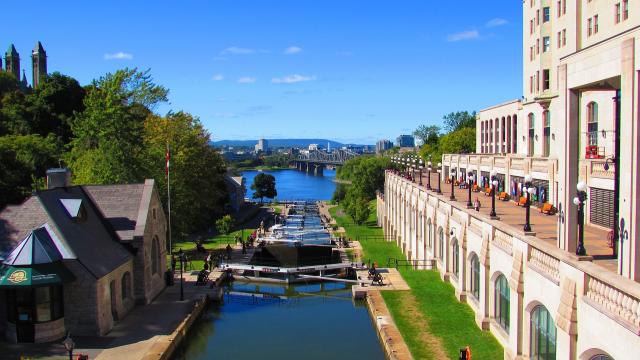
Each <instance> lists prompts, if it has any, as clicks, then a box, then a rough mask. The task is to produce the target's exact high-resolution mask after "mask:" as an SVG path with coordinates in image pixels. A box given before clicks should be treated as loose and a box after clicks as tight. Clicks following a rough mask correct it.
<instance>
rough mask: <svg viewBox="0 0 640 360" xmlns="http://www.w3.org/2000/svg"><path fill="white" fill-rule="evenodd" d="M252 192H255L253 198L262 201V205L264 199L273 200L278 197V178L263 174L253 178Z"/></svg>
mask: <svg viewBox="0 0 640 360" xmlns="http://www.w3.org/2000/svg"><path fill="white" fill-rule="evenodd" d="M251 190H253V198H254V199H260V203H262V200H263V198H269V199H273V198H275V197H276V196H278V191H277V190H276V178H275V177H273V175H271V174H265V173H263V172H261V173H259V174H258V175H256V177H255V178H253V184H251Z"/></svg>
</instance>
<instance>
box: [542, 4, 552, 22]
mask: <svg viewBox="0 0 640 360" xmlns="http://www.w3.org/2000/svg"><path fill="white" fill-rule="evenodd" d="M549 20H551V9H550V8H549V7H548V6H547V7H544V8H542V22H543V23H546V22H549Z"/></svg>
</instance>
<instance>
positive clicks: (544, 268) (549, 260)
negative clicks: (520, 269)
mask: <svg viewBox="0 0 640 360" xmlns="http://www.w3.org/2000/svg"><path fill="white" fill-rule="evenodd" d="M528 263H529V267H530V268H532V269H534V270H536V271H538V272H539V273H541V274H542V275H544V276H545V277H547V278H549V280H551V281H553V282H555V283H556V284H559V283H560V260H558V259H556V258H555V257H553V256H551V255H549V254H547V253H545V252H543V251H541V250H538V249H536V248H531V252H530V253H529V260H528Z"/></svg>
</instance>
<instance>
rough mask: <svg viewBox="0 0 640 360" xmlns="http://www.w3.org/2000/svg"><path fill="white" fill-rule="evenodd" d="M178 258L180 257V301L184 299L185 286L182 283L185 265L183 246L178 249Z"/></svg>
mask: <svg viewBox="0 0 640 360" xmlns="http://www.w3.org/2000/svg"><path fill="white" fill-rule="evenodd" d="M178 258H179V259H180V301H184V287H183V285H182V268H183V267H184V253H183V252H182V248H180V250H178Z"/></svg>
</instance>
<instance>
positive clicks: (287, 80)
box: [271, 74, 316, 84]
mask: <svg viewBox="0 0 640 360" xmlns="http://www.w3.org/2000/svg"><path fill="white" fill-rule="evenodd" d="M315 79H316V77H315V75H314V76H305V75H300V74H292V75H287V76H283V77H281V78H273V79H271V82H272V83H274V84H295V83H299V82H304V81H312V80H315Z"/></svg>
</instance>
